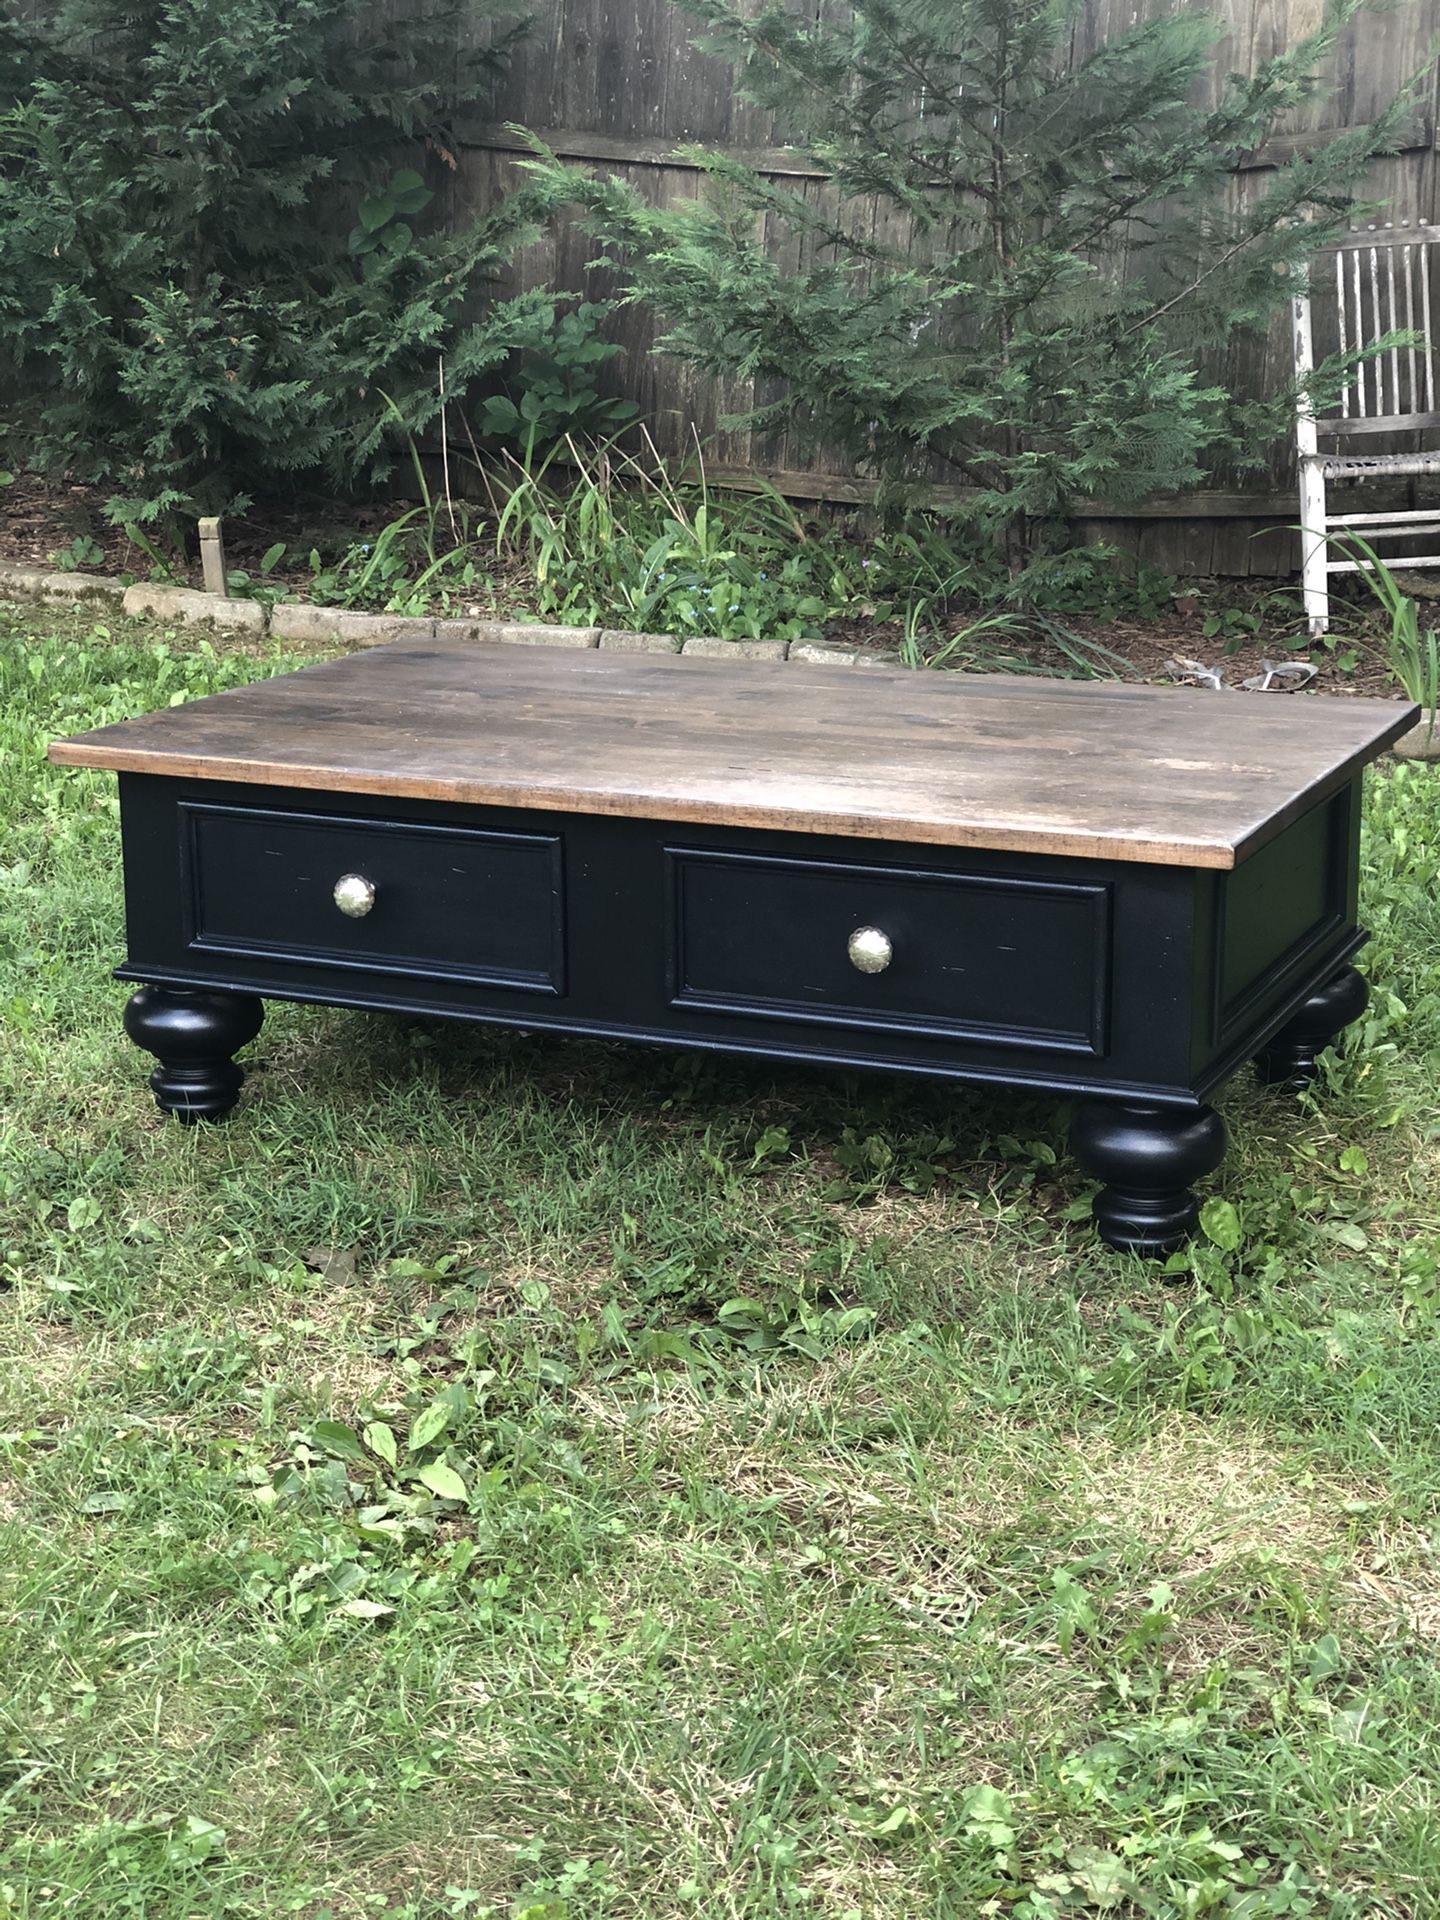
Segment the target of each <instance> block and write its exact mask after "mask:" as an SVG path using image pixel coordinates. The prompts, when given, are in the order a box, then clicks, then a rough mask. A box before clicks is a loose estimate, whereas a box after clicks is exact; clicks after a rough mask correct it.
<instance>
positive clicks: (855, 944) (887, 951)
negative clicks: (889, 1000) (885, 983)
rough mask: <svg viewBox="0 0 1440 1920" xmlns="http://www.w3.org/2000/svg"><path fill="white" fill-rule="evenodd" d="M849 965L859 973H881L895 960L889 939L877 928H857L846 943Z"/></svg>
mask: <svg viewBox="0 0 1440 1920" xmlns="http://www.w3.org/2000/svg"><path fill="white" fill-rule="evenodd" d="M845 951H846V952H847V953H848V954H849V956H850V964H851V966H852V967H854V968H855V969H856V970H857V971H858V972H860V973H883V972H884V971H885V969H886V967H888V966H889V964H890V962H891V961H892V960H893V959H894V958H895V949H894V947H893V946H892V945H891V944H890V937H889V935H888V934H884V933H882V932H881V931H880V929H879V927H857V928H856V929H855V931H854V933H852V934H851V936H850V938H849V940H848V941H847V942H846V946H845Z"/></svg>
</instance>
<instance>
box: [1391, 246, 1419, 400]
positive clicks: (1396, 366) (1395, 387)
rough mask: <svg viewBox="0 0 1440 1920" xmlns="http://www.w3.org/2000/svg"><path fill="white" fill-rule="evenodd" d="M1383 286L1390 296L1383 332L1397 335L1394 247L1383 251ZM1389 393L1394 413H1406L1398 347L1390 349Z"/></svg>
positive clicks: (1398, 323)
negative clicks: (1401, 393) (1401, 390)
mask: <svg viewBox="0 0 1440 1920" xmlns="http://www.w3.org/2000/svg"><path fill="white" fill-rule="evenodd" d="M1385 284H1386V288H1387V291H1388V293H1389V296H1390V302H1389V304H1390V319H1389V321H1388V323H1387V325H1386V329H1385V330H1386V332H1387V333H1398V332H1399V331H1400V322H1399V321H1398V319H1397V318H1396V317H1395V316H1396V312H1397V308H1396V305H1395V249H1394V247H1387V248H1386V249H1385ZM1390 391H1391V393H1392V395H1393V396H1394V401H1395V411H1396V413H1404V412H1405V411H1406V407H1405V402H1404V401H1403V400H1402V399H1401V397H1400V349H1399V347H1391V349H1390ZM1414 405H1415V396H1414V394H1413V393H1412V394H1411V396H1410V406H1411V407H1412V408H1413V407H1414Z"/></svg>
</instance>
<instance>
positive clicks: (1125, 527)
mask: <svg viewBox="0 0 1440 1920" xmlns="http://www.w3.org/2000/svg"><path fill="white" fill-rule="evenodd" d="M1187 3H1188V0H1086V5H1085V6H1084V8H1083V10H1082V12H1081V14H1080V16H1079V18H1078V19H1077V22H1076V26H1075V30H1074V35H1073V43H1072V44H1073V48H1074V53H1075V56H1076V57H1077V58H1078V57H1082V56H1083V55H1084V54H1086V53H1087V52H1089V51H1090V50H1091V49H1092V48H1093V47H1095V46H1096V45H1098V44H1100V43H1101V42H1102V41H1104V40H1105V39H1106V38H1108V37H1110V36H1111V35H1112V34H1114V33H1116V32H1118V31H1120V30H1122V29H1124V28H1126V27H1128V26H1130V25H1131V24H1132V23H1133V22H1134V21H1136V20H1137V19H1142V18H1151V17H1154V16H1155V15H1156V14H1157V13H1159V12H1161V11H1168V10H1171V9H1172V8H1173V7H1175V6H1177V5H1184V4H1187ZM836 4H837V0H809V6H808V7H807V10H813V11H815V12H816V13H819V14H823V13H824V12H826V11H829V10H831V9H833V8H834V7H835V6H836ZM1321 6H1322V0H1217V4H1215V5H1213V6H1211V7H1210V8H1209V9H1207V10H1208V11H1210V12H1211V13H1213V14H1215V15H1216V17H1217V19H1218V21H1219V23H1220V26H1221V28H1222V37H1221V39H1220V40H1219V42H1218V44H1217V48H1216V56H1215V60H1214V63H1213V69H1212V82H1211V94H1212V97H1213V95H1214V93H1215V92H1218V89H1219V86H1220V85H1221V84H1222V80H1223V76H1224V75H1225V74H1226V73H1229V72H1232V71H1238V72H1249V71H1253V70H1254V68H1255V66H1256V65H1257V64H1258V63H1259V62H1260V61H1261V60H1263V59H1266V58H1268V57H1270V56H1271V55H1273V54H1274V53H1276V52H1278V51H1280V50H1281V49H1282V48H1283V47H1285V46H1286V45H1288V44H1291V43H1293V41H1294V40H1296V39H1298V38H1299V37H1300V36H1301V35H1302V34H1304V33H1306V32H1308V31H1311V30H1312V29H1313V28H1314V27H1315V26H1316V25H1318V23H1319V19H1320V13H1321ZM487 31H488V28H486V27H485V26H484V25H478V26H477V28H476V32H477V35H483V34H485V33H486V32H487ZM693 32H694V23H693V22H692V20H691V19H690V17H689V16H688V15H686V14H685V13H683V12H682V11H681V10H680V9H679V8H677V7H675V6H672V5H671V4H670V0H544V3H543V4H542V6H541V8H540V10H539V12H538V14H537V15H536V16H535V18H534V25H533V30H532V32H531V34H530V36H529V38H528V40H527V41H526V42H525V43H524V44H523V45H522V46H521V48H520V49H519V51H518V52H517V54H516V55H515V57H514V58H513V60H512V62H511V64H510V67H509V69H508V71H507V73H506V76H505V78H504V80H503V81H502V82H501V84H500V87H499V90H498V95H497V101H496V108H497V117H496V119H495V120H493V121H488V122H485V123H475V124H472V125H469V126H465V127H462V128H461V130H460V132H461V140H462V144H461V148H460V151H459V153H458V155H457V156H456V160H457V165H456V168H455V171H454V174H453V176H452V177H451V179H450V183H449V208H450V212H451V215H452V217H454V218H457V219H460V218H463V217H464V216H465V215H466V213H467V212H469V211H470V210H473V209H475V208H478V207H481V206H485V205H488V204H493V201H494V199H495V197H496V196H497V195H498V194H499V193H501V192H503V191H504V189H505V187H506V186H507V184H509V183H510V182H511V181H512V180H513V179H514V178H515V168H516V166H517V163H518V162H519V160H520V159H521V158H523V152H524V149H523V144H522V143H521V142H519V141H518V140H517V139H516V138H515V136H514V135H513V134H512V133H511V132H509V131H508V130H507V125H506V123H508V122H516V123H519V124H521V125H523V126H525V127H528V128H530V129H532V130H533V131H534V132H535V133H537V134H538V135H539V136H540V138H541V139H542V140H544V141H546V142H547V144H549V145H550V146H551V147H553V148H554V149H555V151H557V152H558V153H561V154H563V155H565V156H566V157H568V158H570V159H573V160H575V161H576V162H578V163H583V164H589V165H591V166H593V167H594V168H595V169H596V170H597V171H600V172H613V173H614V174H616V175H617V176H618V177H620V178H622V179H625V180H627V181H629V182H630V183H631V184H633V185H634V186H635V187H636V188H637V189H638V190H639V191H640V192H641V193H643V194H644V195H645V196H646V197H647V198H650V199H653V200H655V201H657V202H659V203H662V204H663V203H674V202H677V201H680V200H683V199H685V198H687V197H692V196H694V195H695V194H696V193H697V192H699V191H700V187H701V176H700V175H699V173H698V172H697V170H696V169H695V167H694V166H693V164H691V163H690V162H688V161H685V160H683V159H681V158H680V157H679V156H678V155H677V154H676V152H675V149H676V147H677V146H680V145H682V144H684V143H686V142H691V141H694V142H703V143H705V144H707V145H713V146H718V147H722V148H725V149H727V150H729V151H731V152H734V153H737V154H742V155H744V157H745V158H747V159H748V160H750V161H752V162H753V163H754V164H756V165H758V166H759V167H760V168H761V169H762V170H763V171H765V172H767V173H768V174H770V175H771V177H773V178H776V179H783V180H784V181H785V182H786V184H787V185H789V186H790V187H792V188H796V189H798V190H799V191H801V192H803V193H804V195H805V197H806V198H807V199H808V200H811V201H812V202H814V203H816V204H818V205H822V206H825V207H826V208H827V210H830V209H833V208H834V207H835V204H836V203H835V196H834V193H833V190H832V189H831V188H830V186H829V184H828V182H827V181H826V180H825V178H824V177H823V175H821V174H818V173H817V172H816V170H815V169H814V167H813V166H812V165H811V163H810V162H809V161H808V160H807V159H806V157H805V156H804V155H803V154H802V153H799V152H797V151H795V150H793V149H787V148H786V147H785V145H784V134H785V130H784V128H783V127H781V126H776V125H775V124H774V122H773V121H772V119H771V118H770V116H768V115H766V114H764V113H762V112H760V111H759V110H758V109H756V108H754V107H751V106H749V105H747V104H746V103H745V102H743V101H741V100H739V99H737V98H736V96H735V93H734V89H733V85H732V78H731V73H730V69H729V68H728V67H726V66H725V65H724V64H723V63H722V62H719V61H716V60H714V59H712V58H710V57H709V56H708V55H706V54H704V53H701V52H700V51H699V50H698V49H697V48H696V47H695V45H694V44H693V37H692V36H693ZM1437 40H1440V0H1404V3H1402V4H1400V5H1398V6H1393V7H1390V8H1388V9H1377V10H1375V11H1374V12H1372V13H1369V14H1367V15H1366V16H1364V17H1363V18H1362V20H1361V21H1360V22H1359V23H1357V25H1356V26H1354V27H1352V28H1351V30H1350V31H1349V32H1348V34H1347V35H1346V37H1345V40H1344V42H1343V43H1342V45H1341V46H1340V48H1339V49H1338V51H1337V54H1336V56H1335V59H1334V62H1333V70H1332V77H1333V79H1334V82H1335V85H1334V88H1333V91H1332V90H1328V89H1327V90H1323V91H1322V93H1321V95H1320V96H1318V97H1317V99H1316V100H1315V101H1313V102H1311V103H1310V104H1308V105H1307V107H1306V108H1305V109H1304V110H1303V111H1302V112H1301V113H1300V114H1298V115H1297V116H1295V121H1294V124H1293V125H1292V126H1290V127H1287V128H1286V129H1285V130H1284V131H1283V134H1282V136H1281V137H1280V138H1279V139H1278V140H1277V141H1276V142H1275V143H1274V146H1273V147H1272V148H1271V149H1269V150H1267V151H1266V152H1262V153H1259V154H1256V155H1252V156H1248V157H1247V160H1246V161H1245V162H1244V163H1243V164H1242V166H1241V167H1240V169H1239V170H1238V171H1237V174H1236V177H1235V185H1234V192H1235V194H1236V196H1237V197H1240V198H1249V197H1250V196H1253V195H1255V194H1258V193H1263V192H1264V190H1265V182H1266V178H1267V175H1268V173H1269V170H1270V168H1271V166H1273V164H1274V160H1275V158H1276V157H1277V155H1280V156H1283V155H1284V154H1287V153H1289V152H1291V151H1293V150H1295V149H1297V148H1299V149H1301V150H1303V149H1304V147H1305V146H1307V145H1308V144H1310V143H1312V142H1313V141H1314V140H1315V139H1316V138H1317V137H1323V136H1324V135H1325V134H1326V133H1327V132H1330V131H1333V130H1335V129H1338V128H1342V127H1347V126H1355V125H1361V124H1364V123H1365V122H1366V121H1368V120H1369V119H1371V118H1373V117H1374V115H1375V114H1376V113H1378V112H1379V111H1380V110H1381V109H1382V108H1383V107H1384V106H1385V105H1386V104H1388V102H1389V101H1390V99H1391V98H1392V97H1393V96H1394V94H1395V93H1396V92H1397V90H1398V89H1399V88H1400V87H1401V86H1402V85H1403V84H1404V83H1405V81H1406V80H1407V79H1409V78H1410V76H1412V75H1413V74H1415V73H1417V72H1418V71H1420V70H1421V69H1422V67H1423V66H1424V63H1425V61H1426V58H1427V54H1428V52H1429V50H1430V49H1431V48H1432V47H1433V46H1434V45H1435V44H1436V42H1437ZM1436 118H1437V99H1436V75H1435V73H1434V71H1433V70H1432V71H1431V72H1430V73H1429V74H1428V76H1427V81H1426V85H1425V87H1424V88H1423V90H1422V93H1421V96H1420V97H1419V98H1418V100H1417V104H1416V111H1415V114H1414V116H1413V121H1412V124H1411V126H1410V129H1409V131H1408V132H1407V135H1406V138H1405V142H1404V147H1403V151H1401V152H1399V153H1398V154H1396V155H1395V156H1394V157H1393V158H1389V159H1386V160H1383V161H1381V162H1379V163H1378V164H1377V166H1376V168H1375V171H1374V178H1373V183H1372V187H1371V191H1372V194H1373V197H1374V198H1375V199H1376V200H1378V201H1380V202H1382V203H1383V205H1384V208H1385V216H1384V217H1387V218H1389V219H1391V220H1393V221H1395V222H1396V223H1402V222H1410V221H1417V220H1418V221H1428V222H1433V221H1436V220H1437V219H1440V204H1437V199H1436V191H1437V185H1436V155H1435V127H1436ZM846 218H847V219H849V220H852V221H854V222H857V223H860V224H862V225H863V224H870V225H873V223H874V222H875V221H877V220H881V221H888V220H889V219H890V218H891V216H890V215H889V214H888V211H887V210H885V209H876V208H874V207H866V206H863V205H860V204H858V203H857V204H856V205H854V206H852V207H851V208H849V209H847V212H846ZM892 237H893V236H892ZM766 243H767V245H768V247H769V249H770V251H771V252H772V254H773V255H774V256H775V257H776V258H779V259H783V260H785V261H786V262H787V264H791V263H798V254H797V249H796V242H795V240H794V238H793V236H792V235H790V234H788V233H786V232H785V231H784V229H783V227H782V226H781V225H780V223H778V222H776V221H773V220H772V221H769V222H767V225H766ZM590 256H591V248H590V243H589V242H588V241H587V240H586V239H585V237H584V236H583V235H582V234H580V233H579V231H578V229H577V228H575V227H574V226H573V225H568V224H562V226H561V228H560V230H559V231H558V232H557V233H556V234H555V235H553V236H552V237H550V238H549V239H547V240H546V241H545V242H543V243H542V244H540V245H537V246H535V247H532V248H530V249H528V250H527V251H526V252H525V254H524V255H522V256H521V257H520V258H519V259H518V260H517V261H516V263H515V269H514V276H513V285H514V286H516V287H531V286H540V285H549V286H554V287H557V288H560V289H565V290H572V291H575V292H578V293H589V294H590V296H591V297H599V296H603V295H604V294H605V293H606V292H608V291H612V290H613V288H612V287H611V285H610V284H609V282H608V280H607V277H606V276H605V275H603V274H600V273H595V272H592V271H589V270H588V269H589V262H590ZM608 330H609V332H610V336H611V337H612V338H614V339H616V340H618V341H619V342H620V343H621V344H622V345H623V346H624V348H625V352H624V354H623V355H622V356H620V357H619V358H618V359H617V360H616V361H615V362H614V363H613V365H612V367H611V369H610V370H609V383H610V385H611V387H612V389H613V390H614V391H617V392H622V393H624V394H626V395H628V396H629V397H630V398H632V399H634V400H636V401H637V402H638V403H639V405H640V407H641V409H642V412H643V413H644V415H645V416H646V418H647V419H648V420H649V422H650V423H651V429H652V431H653V432H654V434H655V437H656V439H657V441H658V442H659V444H660V445H661V447H662V448H663V449H665V450H666V451H674V452H679V451H682V450H689V449H690V448H692V447H693V445H694V442H695V438H696V436H697V435H698V437H699V438H700V439H701V440H702V441H704V442H705V443H706V451H707V459H708V461H709V463H710V465H711V468H712V471H716V472H719V473H724V474H726V475H727V476H734V477H743V476H744V475H745V474H747V473H749V474H753V473H761V474H765V475H766V476H768V477H769V478H771V479H772V480H773V481H774V482H775V483H776V484H777V485H779V486H781V487H782V488H783V489H784V490H785V491H787V492H789V493H791V494H793V495H795V496H796V497H799V498H813V499H817V500H826V499H828V500H837V501H841V502H861V501H863V500H864V499H865V498H867V497H868V489H867V488H866V486H865V484H864V482H863V481H860V480H857V478H856V476H855V475H854V472H853V470H852V469H851V468H850V467H849V466H848V465H847V462H846V460H845V458H844V456H843V455H842V454H841V453H840V452H839V451H838V450H836V449H833V448H826V447H824V446H820V445H817V444H815V443H813V442H806V441H805V440H804V439H803V438H801V437H798V436H794V435H781V436H770V437H768V438H767V439H766V440H764V441H759V440H753V439H752V438H751V437H750V436H747V435H745V434H742V433H737V432H734V431H724V430H722V429H721V427H720V421H721V420H722V418H723V417H724V416H725V415H726V414H728V413H733V412H738V411H742V410H743V409H744V408H745V407H746V406H747V405H748V404H749V403H750V402H751V400H752V397H753V393H752V390H751V389H750V388H749V387H748V386H746V385H745V384H744V383H740V382H736V381H719V382H717V381H711V380H709V379H708V378H706V377H704V376H702V375H700V374H698V373H697V372H696V370H695V369H694V368H692V367H689V366H688V365H686V364H685V363H684V362H683V361H680V360H678V359H673V358H670V357H668V356H665V355H662V354H660V353H657V352H656V351H655V339H656V333H657V326H656V322H655V319H654V317H653V316H652V315H651V314H650V313H649V312H648V311H646V310H645V309H643V308H641V307H629V308H625V309H623V310H622V311H620V312H619V313H617V314H616V315H615V316H614V317H613V319H612V321H611V323H610V325H609V329H608ZM1288 369H1289V333H1288V322H1287V320H1286V319H1285V318H1284V317H1283V316H1282V317H1281V318H1279V319H1277V323H1276V326H1275V328H1274V329H1273V331H1272V334H1271V337H1270V339H1269V340H1268V341H1265V342H1261V343H1246V344H1243V345H1237V346H1235V347H1233V348H1232V349H1231V350H1230V351H1229V352H1228V353H1227V354H1226V355H1224V356H1223V357H1222V358H1221V360H1220V361H1219V362H1218V363H1217V364H1215V365H1214V366H1212V367H1211V368H1209V369H1208V371H1209V373H1210V374H1211V376H1212V377H1214V378H1217V379H1221V380H1224V381H1225V382H1226V383H1227V384H1230V385H1232V386H1233V387H1234V388H1235V389H1236V390H1238V391H1240V392H1244V393H1258V392H1263V391H1267V390H1273V387H1274V385H1275V384H1277V383H1279V382H1281V381H1283V380H1284V379H1285V378H1286V377H1288ZM761 397H762V398H763V397H765V396H764V395H763V394H762V395H761ZM936 479H937V483H942V476H941V475H940V474H939V472H938V471H937V474H936ZM1293 488H1294V468H1293V459H1292V456H1291V450H1290V447H1289V445H1288V444H1285V443H1282V444H1277V445H1276V447H1274V448H1273V449H1272V450H1271V453H1270V456H1269V458H1268V460H1267V463H1266V465H1265V467H1264V469H1263V470H1260V471H1255V470H1251V471H1248V472H1246V473H1243V474H1234V475H1227V474H1219V475H1217V476H1216V484H1215V486H1214V487H1213V488H1212V489H1210V490H1208V491H1207V492H1206V494H1204V495H1202V496H1194V495H1192V496H1180V497H1177V498H1174V499H1169V500H1157V501H1154V502H1151V503H1149V504H1148V505H1147V507H1146V509H1145V510H1144V512H1143V513H1136V512H1134V511H1131V512H1128V513H1127V514H1126V515H1124V516H1123V517H1122V516H1118V515H1115V514H1113V513H1109V512H1105V511H1103V510H1098V509H1097V510H1095V511H1094V512H1093V513H1092V515H1091V516H1090V517H1088V518H1087V519H1086V520H1085V521H1084V522H1082V523H1081V526H1082V529H1083V530H1084V531H1085V532H1086V533H1087V535H1089V536H1090V537H1101V536H1102V535H1103V537H1104V538H1106V539H1109V540H1111V541H1114V542H1115V543H1116V544H1118V545H1121V546H1125V547H1128V548H1129V549H1131V550H1132V551H1135V552H1136V553H1138V554H1139V555H1141V556H1142V557H1143V558H1145V559H1147V560H1149V561H1151V562H1153V563H1154V564H1155V565H1157V566H1160V567H1162V568H1164V569H1165V570H1166V571H1170V572H1176V573H1205V572H1210V571H1219V572H1226V573H1234V574H1242V575H1243V574H1255V575H1276V574H1284V573H1288V572H1290V571H1291V570H1292V569H1293V567H1294V565H1295V552H1294V547H1295V541H1294V537H1293V535H1291V534H1289V533H1288V532H1287V531H1286V529H1287V528H1288V527H1289V526H1291V525H1293V522H1294V516H1295V512H1296V508H1295V504H1294V492H1293ZM937 491H938V492H939V494H940V497H943V491H944V490H943V483H942V484H940V485H938V487H937Z"/></svg>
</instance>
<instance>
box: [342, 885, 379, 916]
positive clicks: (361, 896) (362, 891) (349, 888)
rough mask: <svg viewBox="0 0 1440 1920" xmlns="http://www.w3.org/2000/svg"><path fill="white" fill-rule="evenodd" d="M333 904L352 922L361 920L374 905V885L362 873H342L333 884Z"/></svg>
mask: <svg viewBox="0 0 1440 1920" xmlns="http://www.w3.org/2000/svg"><path fill="white" fill-rule="evenodd" d="M335 904H336V906H337V907H338V908H339V909H340V911H341V913H343V914H346V915H348V916H349V918H350V919H352V920H363V919H364V918H365V915H366V914H367V913H368V912H369V911H370V909H371V908H372V907H373V906H374V904H375V883H374V881H373V880H367V879H366V878H365V876H364V874H363V873H342V874H341V876H340V878H339V879H338V880H337V881H336V882H335Z"/></svg>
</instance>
